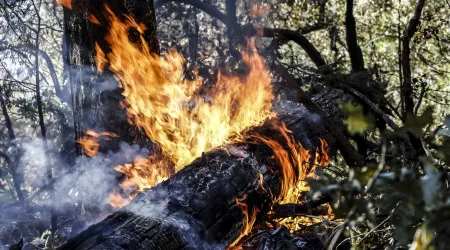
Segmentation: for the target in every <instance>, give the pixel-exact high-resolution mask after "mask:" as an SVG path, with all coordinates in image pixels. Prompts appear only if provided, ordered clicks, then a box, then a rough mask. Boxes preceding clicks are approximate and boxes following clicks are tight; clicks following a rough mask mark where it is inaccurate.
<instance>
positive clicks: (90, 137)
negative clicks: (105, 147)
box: [76, 129, 118, 156]
mask: <svg viewBox="0 0 450 250" xmlns="http://www.w3.org/2000/svg"><path fill="white" fill-rule="evenodd" d="M85 133H86V135H85V136H82V137H81V138H80V139H78V140H77V141H76V142H77V143H79V144H80V145H81V147H82V148H83V150H84V153H85V154H86V155H88V156H96V155H97V153H98V150H99V149H100V143H99V142H98V140H99V139H100V138H101V137H103V138H104V139H105V140H110V139H111V138H113V137H118V136H117V135H116V134H114V133H110V132H94V131H92V130H89V129H88V130H86V132H85Z"/></svg>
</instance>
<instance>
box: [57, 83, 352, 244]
mask: <svg viewBox="0 0 450 250" xmlns="http://www.w3.org/2000/svg"><path fill="white" fill-rule="evenodd" d="M277 87H279V89H278V92H279V93H284V94H283V95H282V98H283V100H281V101H278V102H277V103H276V104H275V106H274V110H275V111H277V114H278V115H277V118H276V119H277V120H278V121H279V122H283V123H285V124H286V126H287V128H288V129H289V130H291V131H292V136H293V138H294V139H295V141H297V142H301V143H302V145H303V146H304V147H305V148H307V149H314V148H316V147H317V146H319V145H320V143H319V139H318V138H319V136H320V137H321V138H324V139H325V140H327V142H328V143H329V144H330V146H331V147H332V148H333V147H334V146H335V140H334V139H333V137H332V135H330V133H328V131H326V129H325V128H324V126H323V125H322V123H323V121H322V119H320V118H319V116H318V115H317V114H315V113H311V112H310V111H309V110H308V109H307V108H305V106H304V105H302V104H299V103H298V102H297V101H296V100H297V95H296V94H295V93H292V92H291V91H286V88H285V87H281V86H277ZM329 92H330V91H327V93H325V95H328V94H329ZM321 95H324V93H321ZM336 96H339V97H342V96H343V95H336ZM316 97H317V98H319V97H318V96H316ZM337 99H338V98H337ZM337 99H335V100H330V102H333V101H336V102H339V101H341V100H337ZM336 115H337V116H339V115H341V114H336ZM255 131H256V132H257V133H258V134H261V135H263V136H266V137H270V138H272V139H274V140H277V141H278V142H279V143H280V144H281V145H284V146H285V141H283V140H284V139H283V137H282V136H281V135H280V134H279V133H277V130H275V129H273V122H267V123H266V124H264V125H263V126H260V127H257V128H254V129H253V130H251V131H248V132H247V133H248V134H253V133H254V132H255ZM274 159H275V157H274V152H273V151H272V150H271V149H270V148H269V147H268V146H266V145H263V144H260V143H255V142H254V141H253V142H250V141H247V142H242V143H238V144H231V145H224V146H223V147H221V148H217V149H216V150H212V151H210V152H208V153H205V154H204V155H202V156H201V157H200V158H198V159H197V160H195V161H194V162H192V163H191V164H190V165H188V166H186V167H185V168H184V169H183V170H181V171H179V172H178V173H176V174H175V175H173V176H172V177H171V178H169V179H168V180H167V181H165V182H163V183H161V184H159V185H157V186H156V187H154V188H152V189H150V190H145V191H143V192H141V193H140V194H139V195H138V196H137V197H136V198H135V199H134V200H133V201H132V203H131V204H129V205H128V206H126V207H124V208H123V209H121V210H120V211H117V212H115V213H113V214H111V215H110V216H108V217H107V218H106V219H105V220H103V221H101V222H100V223H98V224H95V225H93V226H91V227H89V228H88V229H87V230H85V231H84V232H82V233H80V234H79V235H78V236H76V237H75V238H73V239H71V240H69V241H68V242H67V243H66V244H65V245H64V246H62V247H61V249H224V248H226V247H227V246H228V245H230V243H232V242H233V241H234V240H236V238H237V237H238V236H239V234H240V230H241V227H242V225H243V219H244V215H243V212H242V209H241V207H240V205H239V204H238V203H237V199H239V200H242V199H243V197H245V203H246V204H247V205H248V210H247V211H249V213H250V216H251V214H252V211H255V210H258V211H259V213H258V217H257V218H263V217H264V216H265V215H266V214H267V212H268V211H269V210H270V207H271V205H272V203H273V201H272V200H273V199H272V198H271V197H276V196H277V195H278V194H279V193H280V186H281V181H282V173H281V170H280V168H281V166H280V165H278V163H277V161H276V160H274ZM261 176H262V177H263V182H262V183H263V184H262V186H261V182H260V181H261V179H260V178H261Z"/></svg>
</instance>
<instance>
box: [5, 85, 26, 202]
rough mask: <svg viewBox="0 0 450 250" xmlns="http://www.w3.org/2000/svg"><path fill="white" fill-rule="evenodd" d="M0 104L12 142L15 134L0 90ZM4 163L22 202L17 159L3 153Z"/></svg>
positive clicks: (20, 178)
mask: <svg viewBox="0 0 450 250" xmlns="http://www.w3.org/2000/svg"><path fill="white" fill-rule="evenodd" d="M0 104H1V106H2V113H3V116H4V117H5V123H6V129H7V130H8V135H9V140H10V141H11V142H13V141H14V140H15V139H16V134H15V133H14V129H13V127H12V122H11V118H10V117H9V113H8V108H7V107H6V103H5V100H4V99H3V93H1V92H0ZM3 157H4V158H5V161H6V163H7V164H8V167H9V171H10V174H11V177H12V181H13V184H14V189H16V194H17V199H18V200H19V201H20V202H22V201H23V199H24V197H23V193H22V190H21V189H20V184H21V182H22V180H23V176H20V175H19V174H18V173H17V161H14V162H13V161H11V159H10V157H9V156H8V155H6V154H4V155H3Z"/></svg>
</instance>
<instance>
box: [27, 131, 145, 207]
mask: <svg viewBox="0 0 450 250" xmlns="http://www.w3.org/2000/svg"><path fill="white" fill-rule="evenodd" d="M21 145H22V149H23V153H22V157H21V158H20V162H19V171H23V173H24V186H25V187H26V189H27V191H29V192H31V193H33V191H35V190H39V189H45V191H48V190H47V189H48V180H47V176H46V171H47V167H48V164H50V165H51V167H52V168H53V180H54V181H53V184H54V201H55V203H54V204H53V205H55V208H56V210H57V211H59V210H64V209H66V205H67V203H71V204H75V205H79V204H86V205H88V206H90V207H97V208H100V209H101V208H104V207H105V206H107V204H108V202H109V198H108V194H109V193H110V192H111V191H112V189H113V187H114V186H115V185H117V183H118V179H119V177H120V174H119V173H118V172H117V171H115V170H114V167H115V166H116V165H122V164H124V163H126V162H132V161H133V159H134V158H135V157H136V156H142V157H147V155H148V153H149V151H148V150H147V149H142V148H140V147H139V146H138V145H129V144H127V143H125V142H121V143H120V147H119V150H118V151H117V152H108V153H104V154H99V155H97V156H95V157H85V156H79V157H77V158H76V160H75V165H73V166H67V165H66V163H65V162H64V161H62V160H61V159H59V157H58V156H57V147H56V146H55V145H53V144H52V143H49V155H50V162H47V160H46V159H47V156H46V152H45V151H44V147H43V142H42V140H41V139H36V138H35V139H31V140H28V141H22V142H21ZM48 196H49V194H48V192H42V195H41V196H40V197H37V198H35V200H34V201H35V202H36V203H38V204H40V205H46V206H50V205H51V200H50V199H48ZM61 212H62V211H61Z"/></svg>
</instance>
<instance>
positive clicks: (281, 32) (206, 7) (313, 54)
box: [155, 0, 326, 68]
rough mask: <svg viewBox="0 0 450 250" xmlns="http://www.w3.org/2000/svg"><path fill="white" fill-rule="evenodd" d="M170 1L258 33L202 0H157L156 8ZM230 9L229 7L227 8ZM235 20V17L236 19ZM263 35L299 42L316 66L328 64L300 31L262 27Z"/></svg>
mask: <svg viewBox="0 0 450 250" xmlns="http://www.w3.org/2000/svg"><path fill="white" fill-rule="evenodd" d="M228 1H232V2H233V1H235V0H227V2H228ZM168 2H182V3H184V4H188V5H192V6H194V7H195V8H198V9H200V10H202V11H204V12H205V13H206V14H208V15H210V16H211V17H214V18H217V19H219V20H220V21H221V22H222V23H224V24H225V26H227V28H229V26H230V25H233V26H234V27H232V29H233V28H234V30H236V32H239V31H243V33H244V34H246V35H248V36H254V35H256V29H255V28H254V27H253V26H252V25H248V26H246V27H241V26H240V25H239V24H237V23H236V21H234V22H233V23H232V22H230V20H229V18H228V17H227V15H226V14H224V13H222V12H221V11H219V10H217V9H216V8H214V7H213V6H211V5H210V4H208V3H204V2H202V1H198V0H185V1H180V0H157V1H155V9H156V8H159V7H161V6H162V5H164V4H166V3H168ZM228 8H230V11H233V9H232V7H228ZM227 11H228V9H227ZM234 20H235V19H234ZM261 30H262V32H261V33H262V34H260V35H262V36H263V37H270V38H276V37H277V36H280V37H283V38H285V39H287V40H292V41H293V42H295V43H297V44H298V45H300V47H302V49H303V50H304V51H305V52H306V54H307V55H308V56H309V58H310V59H311V61H313V63H314V64H315V65H316V67H318V68H319V67H321V66H324V65H326V62H325V60H324V59H323V57H322V55H321V54H320V52H319V51H318V50H317V49H316V48H315V47H314V45H313V44H312V43H311V42H309V41H308V39H307V38H306V37H305V36H303V34H301V33H300V32H297V31H293V30H287V29H276V28H261Z"/></svg>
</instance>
